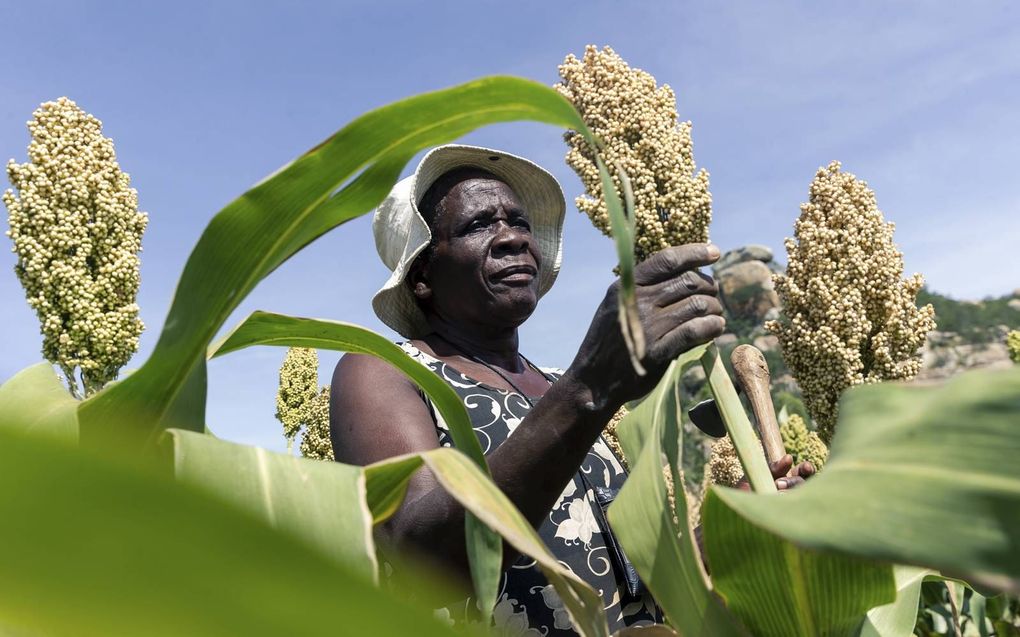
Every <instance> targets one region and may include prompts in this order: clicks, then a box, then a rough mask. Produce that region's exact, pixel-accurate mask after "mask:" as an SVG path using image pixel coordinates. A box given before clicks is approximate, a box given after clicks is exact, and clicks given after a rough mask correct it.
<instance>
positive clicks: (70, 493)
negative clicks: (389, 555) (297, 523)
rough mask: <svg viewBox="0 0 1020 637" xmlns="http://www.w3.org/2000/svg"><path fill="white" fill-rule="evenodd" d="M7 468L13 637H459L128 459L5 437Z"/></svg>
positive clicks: (5, 539) (7, 581)
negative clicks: (25, 636) (35, 636)
mask: <svg viewBox="0 0 1020 637" xmlns="http://www.w3.org/2000/svg"><path fill="white" fill-rule="evenodd" d="M0 467H3V477H4V479H3V480H0V516H2V517H3V520H4V523H3V524H0V617H2V618H3V619H2V624H3V628H5V629H11V630H13V631H17V632H15V634H45V635H152V636H154V637H162V636H165V637H171V636H174V637H175V636H177V635H192V636H195V637H202V636H210V637H212V636H219V635H265V636H267V637H268V636H275V635H294V634H300V635H336V634H348V635H379V636H381V637H404V636H406V635H423V636H428V637H441V636H449V635H454V634H456V633H455V632H454V631H453V630H452V629H450V628H447V627H446V626H444V625H442V624H441V623H439V622H438V621H436V620H435V619H434V618H433V617H432V612H431V611H430V610H428V609H425V608H422V607H420V606H416V605H415V604H413V603H411V602H410V601H408V599H407V598H406V597H403V596H397V595H394V594H392V593H388V592H386V591H382V590H379V589H377V588H375V587H374V586H372V584H371V582H370V580H368V579H367V578H365V577H363V576H362V574H360V573H358V572H356V571H354V570H352V569H350V568H347V567H344V566H343V565H341V564H338V563H336V561H335V560H333V559H331V558H330V557H329V556H328V555H324V554H322V553H320V552H318V551H316V550H314V549H312V548H310V547H309V545H308V544H307V543H302V542H298V541H295V540H294V539H293V538H292V537H290V536H289V535H287V534H284V533H280V532H278V531H274V530H273V529H271V528H269V527H268V526H266V525H265V524H263V523H262V522H261V521H260V520H258V519H256V518H254V517H252V516H250V515H247V514H244V513H242V512H239V511H236V510H234V509H233V507H231V506H230V505H229V504H227V503H225V502H224V501H223V500H222V499H220V498H216V497H213V496H211V495H208V494H207V493H205V492H203V491H202V490H199V489H196V488H194V487H191V486H187V485H182V484H178V483H174V482H172V481H170V480H168V479H167V477H166V476H162V475H157V474H155V473H154V472H152V471H145V470H141V469H139V468H138V467H137V463H135V462H134V460H133V459H124V458H120V459H111V458H109V457H106V456H100V455H98V454H97V453H94V452H93V451H91V450H88V449H80V448H77V447H76V446H75V447H72V446H66V445H62V444H57V443H56V442H51V441H48V440H46V439H45V438H40V437H31V438H24V437H21V436H19V435H13V434H12V433H11V432H10V431H9V430H6V429H0ZM420 585H422V586H424V585H425V584H420ZM55 609H59V611H57V610H55Z"/></svg>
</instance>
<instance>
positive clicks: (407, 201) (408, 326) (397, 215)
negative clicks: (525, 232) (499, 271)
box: [372, 144, 566, 338]
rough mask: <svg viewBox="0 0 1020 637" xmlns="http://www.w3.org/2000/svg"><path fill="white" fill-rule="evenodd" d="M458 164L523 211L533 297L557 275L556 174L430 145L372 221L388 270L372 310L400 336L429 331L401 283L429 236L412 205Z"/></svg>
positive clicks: (498, 155)
mask: <svg viewBox="0 0 1020 637" xmlns="http://www.w3.org/2000/svg"><path fill="white" fill-rule="evenodd" d="M464 167H470V168H479V169H482V170H485V171H487V172H490V173H492V174H493V175H495V176H496V177H498V178H499V179H501V180H502V181H504V182H506V184H507V185H508V186H510V188H511V190H513V191H514V193H515V194H516V195H517V198H518V199H519V200H520V201H521V204H522V205H523V206H524V210H525V211H527V213H528V219H529V221H530V222H531V236H532V238H533V239H534V240H535V241H536V242H538V247H539V249H540V250H541V251H542V263H541V265H540V266H539V269H538V296H539V298H541V296H542V295H543V294H545V293H546V292H548V291H549V288H551V287H552V284H553V282H555V281H556V275H557V274H559V271H560V262H561V260H562V258H563V215H564V212H565V211H566V203H565V201H564V199H563V190H562V189H561V188H560V185H559V183H558V182H557V181H556V178H555V177H553V176H552V175H551V174H550V173H549V172H548V171H546V170H545V169H544V168H542V167H540V166H539V165H538V164H535V163H533V162H530V161H528V160H527V159H524V158H523V157H517V156H516V155H511V154H510V153H504V152H502V151H499V150H492V149H491V148H482V147H480V146H462V145H457V144H448V145H446V146H439V147H437V148H434V149H432V150H431V151H429V152H428V154H426V155H425V157H423V158H422V160H421V162H420V163H419V164H418V168H416V169H415V171H414V174H413V175H411V176H410V177H407V178H405V179H402V180H401V181H399V182H397V184H396V185H394V186H393V189H392V190H390V194H389V195H387V196H386V199H385V200H384V201H383V202H382V203H381V204H380V205H379V207H378V208H376V211H375V216H374V217H373V219H372V233H373V234H374V235H375V247H376V250H377V251H378V252H379V257H380V258H381V259H382V261H383V263H385V264H386V267H388V268H389V269H390V270H391V272H392V274H390V278H389V280H387V281H386V284H385V285H383V286H382V288H381V289H380V290H379V291H378V292H376V294H375V296H374V297H373V298H372V309H373V310H375V313H376V315H377V316H378V317H379V318H380V319H381V320H382V322H383V323H385V324H386V325H388V326H389V327H391V328H392V329H393V330H394V331H396V332H397V333H398V334H400V335H401V336H403V337H405V338H421V337H422V336H425V335H426V334H428V333H429V332H430V331H431V328H429V325H428V322H427V321H426V320H425V314H424V313H423V312H422V311H421V308H419V307H418V303H417V301H416V299H415V297H414V294H413V293H412V292H411V289H410V288H409V287H408V286H407V284H405V283H404V278H405V277H406V276H407V273H408V271H409V270H410V268H411V264H412V263H414V260H415V258H416V257H417V256H418V255H419V254H420V253H421V251H422V250H424V249H425V248H426V246H428V245H429V242H430V241H431V240H432V232H431V231H430V230H429V226H428V223H426V222H425V219H424V218H423V217H422V216H421V213H420V212H418V204H419V203H420V202H421V200H422V197H424V196H425V193H426V191H428V189H429V187H430V186H431V185H432V184H433V183H434V182H435V181H436V180H437V179H439V178H440V177H441V176H443V175H444V174H445V173H447V172H449V171H451V170H453V169H455V168H464Z"/></svg>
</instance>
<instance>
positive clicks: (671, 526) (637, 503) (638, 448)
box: [609, 347, 746, 637]
mask: <svg viewBox="0 0 1020 637" xmlns="http://www.w3.org/2000/svg"><path fill="white" fill-rule="evenodd" d="M704 351H705V347H699V348H695V349H694V350H691V351H690V352H688V353H687V354H685V355H683V356H681V357H680V358H679V359H678V360H676V361H675V362H674V363H673V364H672V365H671V367H670V368H669V370H668V371H667V372H666V374H665V375H664V376H663V379H662V380H661V381H660V382H659V384H658V386H657V387H656V388H655V390H654V391H653V392H652V393H651V394H649V396H648V397H647V398H645V399H644V400H643V401H642V402H641V403H640V404H639V405H637V406H636V407H635V408H634V409H633V410H631V411H630V412H629V413H628V414H627V416H626V417H625V418H624V419H623V421H622V422H621V423H620V425H619V426H618V428H617V435H618V436H619V438H620V443H621V445H622V446H623V448H624V455H626V456H627V458H628V459H632V461H631V466H632V469H631V472H630V475H629V476H628V477H627V481H626V482H625V483H624V486H623V489H621V491H620V495H619V496H617V498H616V501H615V502H613V504H612V505H611V506H610V507H609V521H610V523H611V524H612V527H613V531H614V532H615V533H616V536H617V538H618V539H619V540H620V543H621V545H622V546H623V548H624V551H625V552H626V554H627V557H628V558H629V559H630V560H631V562H632V563H633V564H634V568H635V569H637V572H638V574H639V575H640V576H641V579H642V580H643V581H644V582H645V584H646V585H647V586H648V589H649V590H650V591H651V592H652V594H653V595H654V597H655V599H656V601H657V602H658V603H659V606H660V607H661V608H662V609H663V611H664V612H665V614H666V618H667V620H668V621H669V623H670V624H671V625H672V626H673V627H674V628H676V629H677V631H678V632H679V633H680V634H681V635H685V636H692V637H696V636H699V635H704V636H710V635H711V636H715V635H719V636H725V635H744V634H746V632H745V631H744V630H743V628H742V627H741V626H740V623H739V622H738V621H737V620H736V619H735V618H734V617H733V616H732V615H731V614H730V613H729V612H727V610H726V609H725V608H724V607H723V605H722V603H721V601H720V600H719V598H718V597H717V596H716V595H715V594H714V593H713V592H712V591H711V588H710V586H709V582H708V578H707V576H706V574H705V572H704V568H703V567H702V564H701V557H700V555H699V551H698V547H697V543H696V542H695V539H694V532H693V529H691V527H690V523H689V521H688V516H687V498H686V495H685V493H684V490H683V486H682V485H683V479H682V477H681V476H680V473H679V471H678V470H677V467H679V466H680V464H679V463H680V453H681V448H682V447H681V445H680V431H681V429H680V413H681V411H680V391H681V383H680V378H681V377H682V376H683V373H684V371H685V370H686V369H687V368H688V367H690V365H692V364H694V363H696V362H697V361H698V359H699V358H700V357H701V356H702V354H703V353H704ZM633 459H636V461H634V460H633ZM664 463H666V464H668V466H669V469H670V474H671V476H672V478H673V484H674V485H680V487H679V488H677V489H675V503H676V504H675V507H676V516H677V519H676V520H674V517H673V511H672V510H671V508H670V504H669V495H668V492H667V486H666V481H665V477H664V475H663V465H664Z"/></svg>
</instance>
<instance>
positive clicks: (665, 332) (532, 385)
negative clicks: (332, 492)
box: [330, 145, 799, 635]
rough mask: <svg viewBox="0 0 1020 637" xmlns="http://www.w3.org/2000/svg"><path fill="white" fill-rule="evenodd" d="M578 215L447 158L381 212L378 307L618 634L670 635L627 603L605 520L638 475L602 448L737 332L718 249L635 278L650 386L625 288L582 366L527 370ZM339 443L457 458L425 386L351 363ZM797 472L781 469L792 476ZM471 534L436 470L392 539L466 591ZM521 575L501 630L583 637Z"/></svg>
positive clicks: (340, 373)
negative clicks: (596, 597)
mask: <svg viewBox="0 0 1020 637" xmlns="http://www.w3.org/2000/svg"><path fill="white" fill-rule="evenodd" d="M564 209H565V205H564V201H563V194H562V191H561V190H560V187H559V185H558V184H557V183H556V180H555V179H554V178H553V177H552V175H550V174H549V173H548V172H546V171H545V170H543V169H542V168H540V167H538V166H537V165H535V164H533V163H531V162H529V161H527V160H525V159H522V158H519V157H515V156H513V155H510V154H507V153H503V152H499V151H493V150H489V149H485V148H477V147H469V146H452V145H451V146H444V147H440V148H437V149H434V150H433V151H431V152H430V153H429V154H428V155H426V156H425V157H424V158H423V159H422V161H421V163H420V164H419V166H418V168H417V170H416V171H415V174H414V175H413V176H411V177H409V178H407V179H405V180H403V181H401V182H400V183H398V184H397V185H396V186H394V188H393V191H392V192H391V193H390V195H389V197H388V198H387V199H386V201H385V202H384V203H383V204H382V205H381V206H380V207H379V209H378V210H377V211H376V216H375V220H374V223H373V230H374V234H375V238H376V245H377V247H378V249H379V254H380V256H381V257H382V259H383V261H384V262H385V263H386V265H387V266H388V267H389V268H390V269H391V270H392V272H393V274H392V276H391V277H390V279H389V281H388V282H387V284H386V285H385V286H384V287H383V289H382V290H380V291H379V293H378V294H377V295H376V297H375V298H374V299H373V307H374V309H375V311H376V313H377V314H378V315H379V317H380V318H381V319H382V320H383V321H384V322H385V323H386V324H387V325H389V326H390V327H392V328H393V329H394V330H396V331H397V332H398V333H400V334H401V335H403V336H404V337H405V338H408V339H409V341H408V342H407V343H404V344H403V347H404V349H405V350H406V351H407V352H408V354H409V355H410V356H413V357H414V358H416V359H417V360H419V361H420V362H422V363H424V364H426V365H427V366H429V367H430V368H431V369H433V371H435V372H436V373H438V374H440V376H442V377H443V378H444V379H445V380H446V381H447V382H449V383H450V384H451V386H452V387H453V388H454V390H456V391H457V393H458V394H459V395H460V396H461V397H462V399H463V400H464V402H465V405H466V406H467V408H468V412H469V413H470V414H471V418H472V425H473V426H474V428H475V431H476V433H477V434H478V436H479V439H480V440H481V442H482V446H483V449H484V450H485V451H486V454H487V458H488V462H489V467H490V469H491V471H492V476H493V480H494V481H495V482H496V484H497V485H498V486H499V487H500V488H501V489H502V490H503V491H504V493H506V495H507V496H508V497H509V498H510V499H511V500H512V501H513V502H514V504H516V505H517V507H518V508H519V509H520V510H521V512H522V513H523V514H524V515H525V516H526V517H527V519H528V520H529V521H530V522H531V523H532V524H533V525H534V526H535V527H536V528H538V529H539V533H540V534H541V535H542V537H543V540H545V542H546V543H547V544H548V545H549V547H550V548H551V550H552V551H553V553H554V554H555V555H556V556H557V557H558V558H559V559H560V560H561V561H562V562H563V563H565V564H566V565H568V566H569V567H570V568H571V569H572V570H574V572H575V573H576V574H577V575H578V576H580V577H581V578H582V579H584V580H586V581H587V582H588V583H590V584H591V585H592V586H593V587H594V588H595V589H596V590H598V591H600V592H601V594H602V596H603V600H604V602H605V604H606V608H607V615H608V617H609V620H610V624H611V628H612V629H613V630H614V631H615V630H617V629H618V628H621V627H623V626H624V625H632V624H635V623H644V622H650V621H653V620H655V619H657V609H656V608H655V606H654V603H652V602H651V600H650V599H648V597H647V596H646V595H642V594H640V592H638V591H636V590H635V589H634V587H633V586H631V587H630V589H629V590H628V586H627V583H626V577H625V571H626V566H627V565H626V563H625V560H623V559H622V557H621V556H619V555H618V553H617V551H616V547H615V539H614V538H613V535H612V533H611V530H610V529H609V527H608V524H607V523H606V522H605V519H604V514H603V507H604V506H605V505H606V504H607V501H608V500H610V499H611V498H612V497H613V495H614V493H615V492H616V491H617V490H618V489H619V487H620V485H621V484H622V482H623V479H624V478H625V475H624V472H623V469H622V467H621V466H620V463H619V462H618V460H617V459H616V458H614V457H613V455H612V453H611V452H610V451H609V449H608V447H607V446H606V445H605V443H604V442H603V441H602V440H601V438H600V436H599V434H600V433H601V431H602V429H603V427H604V426H605V425H606V423H607V422H608V421H609V419H610V417H612V416H613V414H614V413H616V411H617V409H618V408H619V407H620V406H621V405H622V404H623V403H625V402H627V401H630V400H633V399H636V398H640V397H641V396H643V395H645V394H646V393H647V392H649V391H650V390H651V389H652V388H653V387H654V386H655V384H656V383H657V382H658V380H659V379H660V378H661V376H662V374H663V372H664V371H665V370H666V367H667V366H668V365H669V363H670V362H671V361H672V360H673V359H675V358H676V357H677V356H678V355H679V354H681V353H683V352H684V351H687V350H688V349H690V348H692V347H694V346H696V345H700V344H702V343H706V342H708V341H710V340H712V339H713V338H715V337H717V336H719V335H720V334H722V333H723V329H724V327H725V322H724V320H723V318H722V306H721V305H720V303H719V301H718V300H717V298H716V286H715V283H714V281H713V280H712V279H711V278H710V277H708V276H706V275H704V274H701V273H700V272H699V271H698V267H699V266H706V265H709V264H711V263H713V262H714V261H715V260H716V259H718V258H719V251H718V249H717V248H716V247H715V246H711V245H700V244H699V245H687V246H681V247H676V248H670V249H667V250H663V251H661V252H659V253H658V254H656V255H655V256H653V257H652V258H650V259H648V260H647V261H645V262H644V263H642V264H640V265H639V266H638V267H637V268H636V270H635V280H636V283H637V300H638V309H639V315H640V319H641V323H642V327H643V328H644V331H645V337H646V339H647V353H646V354H645V358H644V359H643V360H642V363H643V365H644V367H645V369H646V370H647V373H646V375H644V376H638V375H637V374H635V373H634V370H633V367H632V365H631V363H630V359H629V357H628V353H627V348H626V345H625V344H624V341H623V338H622V335H621V334H620V330H619V326H618V323H617V301H616V294H617V288H618V284H615V283H614V284H613V285H612V286H610V288H609V291H608V292H607V293H606V295H605V298H604V299H603V300H602V303H601V305H600V306H599V308H598V309H597V310H596V312H595V316H594V318H593V319H592V322H591V325H590V327H589V328H588V332H587V335H586V336H585V338H584V341H583V343H582V345H581V348H580V349H579V351H578V353H577V355H576V357H575V358H574V361H573V362H572V363H571V365H570V367H568V368H567V369H566V370H565V371H560V372H553V371H549V370H542V369H539V368H537V367H535V366H534V365H532V364H531V363H530V361H528V359H527V358H525V357H524V356H522V355H521V353H520V351H519V343H518V332H517V329H518V327H520V325H521V324H522V323H524V321H526V320H527V319H528V317H529V316H530V315H531V313H532V312H533V311H534V310H535V306H536V304H537V303H538V299H539V298H540V297H541V296H542V295H543V294H544V293H545V292H546V291H548V289H549V288H550V287H551V286H552V283H553V281H554V280H555V278H556V274H557V272H558V269H559V263H560V258H561V248H560V246H561V237H562V224H563V214H564ZM330 430H331V438H332V443H333V448H334V453H335V456H336V459H337V460H338V461H340V462H346V463H352V464H368V463H371V462H375V461H378V460H382V459H384V458H388V457H391V456H396V455H400V454H406V453H413V452H421V451H425V450H428V449H434V448H436V447H438V446H440V445H446V446H448V445H450V440H449V436H448V435H447V432H446V430H445V425H444V424H443V422H442V421H441V419H438V418H437V416H436V412H435V410H434V409H432V406H431V404H430V403H429V401H428V399H427V398H425V397H424V395H423V394H422V393H421V392H420V391H419V390H418V388H417V387H416V386H415V385H414V384H413V383H411V382H410V381H409V380H408V379H407V378H406V377H405V376H403V375H402V374H401V373H400V372H399V371H397V370H395V369H394V368H392V367H390V366H389V365H388V364H387V363H385V362H382V361H380V360H378V359H376V358H373V357H370V356H363V355H354V354H349V355H347V356H345V357H343V358H342V359H341V360H340V362H339V363H338V364H337V367H336V371H335V373H334V375H333V383H332V394H331V401H330ZM511 433H512V434H513V435H510V434H511ZM790 464H792V460H788V461H787V462H786V463H785V464H784V465H783V466H777V467H774V471H775V472H776V474H777V477H779V476H781V475H785V474H786V471H787V470H788V469H789V468H790ZM797 481H799V478H794V479H791V478H787V479H786V482H784V483H781V486H785V485H786V484H791V485H792V484H794V483H796V482H797ZM463 521H464V511H463V509H462V508H461V507H460V506H459V505H458V504H457V502H456V501H455V500H454V499H453V498H451V497H450V496H449V495H447V493H446V492H445V491H444V490H443V488H442V487H441V486H439V485H438V483H437V482H436V480H435V478H434V477H433V476H432V475H431V474H430V473H429V472H428V471H424V470H423V471H420V472H419V473H418V474H416V475H415V476H414V478H413V479H412V481H411V484H410V486H409V488H408V492H407V497H406V499H405V501H404V504H403V506H402V507H401V509H400V511H399V512H398V513H397V514H396V515H395V516H394V517H393V518H392V519H391V521H390V522H389V523H388V524H387V526H386V531H387V534H388V537H389V539H390V541H391V542H392V543H393V544H395V545H396V546H397V547H402V548H405V549H409V550H413V551H414V552H416V553H417V554H419V555H422V556H425V557H426V558H427V559H429V560H432V561H435V562H438V563H439V564H441V565H442V566H443V567H444V568H446V569H447V570H450V569H453V570H454V571H455V572H458V573H462V574H465V577H466V573H467V572H468V570H467V558H466V555H465V551H464V523H463ZM504 566H506V567H507V570H506V572H505V573H504V576H503V580H502V582H501V584H500V586H501V588H500V597H499V606H497V612H496V615H497V617H502V618H504V619H505V618H516V619H517V620H521V619H522V618H525V617H526V619H527V624H528V626H530V628H531V629H534V630H535V631H537V632H536V633H535V634H546V635H558V634H563V635H570V634H574V633H573V631H572V630H571V627H570V623H569V620H568V619H567V616H566V613H565V611H563V609H562V604H561V603H560V602H559V600H558V599H557V598H556V596H555V594H554V593H552V589H551V587H548V586H547V582H546V581H545V579H544V578H543V576H542V574H541V572H540V571H539V570H538V569H537V568H536V567H535V566H533V564H532V562H531V560H530V559H528V558H526V557H521V556H519V555H517V554H513V552H512V549H509V547H508V550H507V556H506V558H505V563H504Z"/></svg>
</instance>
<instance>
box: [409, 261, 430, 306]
mask: <svg viewBox="0 0 1020 637" xmlns="http://www.w3.org/2000/svg"><path fill="white" fill-rule="evenodd" d="M425 269H426V268H425V264H424V263H422V261H421V260H419V261H417V262H415V263H414V264H413V265H412V266H411V270H410V271H409V272H408V273H407V278H406V279H405V281H407V284H408V285H409V286H411V293H412V294H414V297H415V298H416V299H418V301H419V302H420V301H427V300H429V299H431V298H432V286H431V285H429V282H428V277H427V276H426V272H425Z"/></svg>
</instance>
